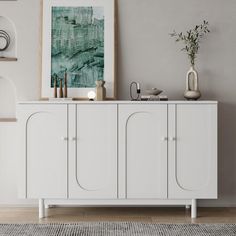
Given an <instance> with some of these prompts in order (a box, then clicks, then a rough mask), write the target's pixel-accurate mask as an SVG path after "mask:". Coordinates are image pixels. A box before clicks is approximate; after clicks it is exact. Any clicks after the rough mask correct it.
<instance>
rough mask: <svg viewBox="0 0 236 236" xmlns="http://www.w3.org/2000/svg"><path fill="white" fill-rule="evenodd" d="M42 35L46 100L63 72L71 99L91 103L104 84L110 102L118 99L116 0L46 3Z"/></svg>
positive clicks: (48, 1)
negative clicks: (90, 96)
mask: <svg viewBox="0 0 236 236" xmlns="http://www.w3.org/2000/svg"><path fill="white" fill-rule="evenodd" d="M42 32H43V34H42V81H41V98H42V99H47V98H50V97H53V94H54V87H53V83H54V82H53V81H54V80H55V78H57V79H63V71H64V73H65V71H66V73H67V78H68V82H67V85H68V97H70V98H73V99H87V94H88V92H90V91H95V86H96V85H95V81H96V80H104V81H105V87H106V94H107V99H109V100H110V99H116V81H115V1H114V0H43V29H42ZM56 81H57V80H56ZM58 86H59V83H58Z"/></svg>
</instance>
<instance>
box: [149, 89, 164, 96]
mask: <svg viewBox="0 0 236 236" xmlns="http://www.w3.org/2000/svg"><path fill="white" fill-rule="evenodd" d="M162 92H163V91H162V90H159V89H157V88H152V89H147V90H146V93H147V94H148V95H155V96H157V95H159V94H161V93H162Z"/></svg>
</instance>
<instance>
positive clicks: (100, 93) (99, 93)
mask: <svg viewBox="0 0 236 236" xmlns="http://www.w3.org/2000/svg"><path fill="white" fill-rule="evenodd" d="M104 84H105V81H104V80H97V81H96V100H97V101H103V100H105V98H106V88H105V87H104Z"/></svg>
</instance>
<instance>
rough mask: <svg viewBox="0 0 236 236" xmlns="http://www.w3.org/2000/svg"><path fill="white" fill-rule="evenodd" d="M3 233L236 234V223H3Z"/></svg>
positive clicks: (99, 235)
mask: <svg viewBox="0 0 236 236" xmlns="http://www.w3.org/2000/svg"><path fill="white" fill-rule="evenodd" d="M0 235H1V236H8V235H14V236H23V235H27V236H36V235H37V236H46V235H48V236H54V235H55V236H62V235H63V236H69V235H70V236H75V235H81V236H82V235H83V236H93V235H94V236H108V235H109V236H116V235H117V236H126V235H127V236H131V235H135V236H138V235H139V236H143V235H145V236H152V235H161V236H165V235H167V236H188V235H189V236H190V235H191V236H195V235H196V236H211V235H212V236H218V235H219V236H236V224H148V223H135V222H129V223H128V222H119V223H118V222H90V223H75V224H0Z"/></svg>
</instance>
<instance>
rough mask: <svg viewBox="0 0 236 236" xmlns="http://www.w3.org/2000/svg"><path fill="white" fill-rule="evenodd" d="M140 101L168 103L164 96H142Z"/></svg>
mask: <svg viewBox="0 0 236 236" xmlns="http://www.w3.org/2000/svg"><path fill="white" fill-rule="evenodd" d="M141 101H168V97H167V96H166V95H142V96H141Z"/></svg>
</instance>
